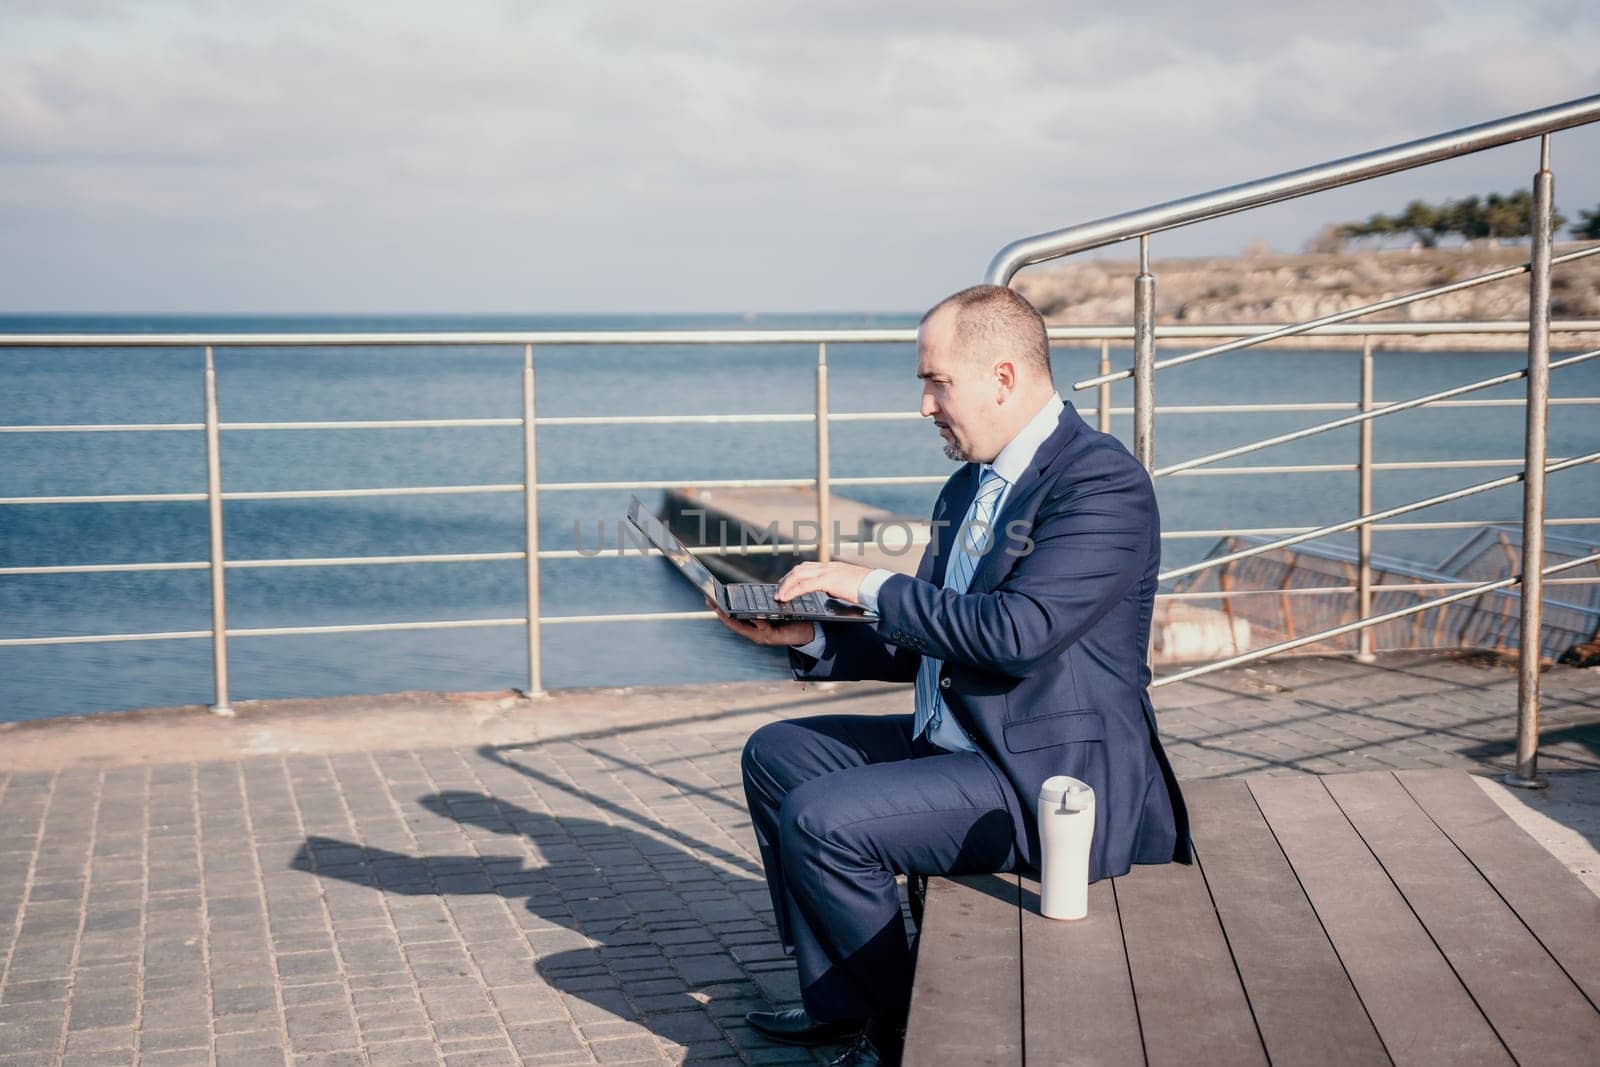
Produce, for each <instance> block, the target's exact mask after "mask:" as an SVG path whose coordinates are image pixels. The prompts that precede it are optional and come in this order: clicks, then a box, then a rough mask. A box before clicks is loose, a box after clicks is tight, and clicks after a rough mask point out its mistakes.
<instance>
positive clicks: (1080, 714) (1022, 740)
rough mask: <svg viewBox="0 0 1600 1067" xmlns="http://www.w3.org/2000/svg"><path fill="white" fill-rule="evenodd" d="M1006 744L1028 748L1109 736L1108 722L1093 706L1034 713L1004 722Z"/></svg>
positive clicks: (1020, 749) (1022, 749)
mask: <svg viewBox="0 0 1600 1067" xmlns="http://www.w3.org/2000/svg"><path fill="white" fill-rule="evenodd" d="M1005 736H1006V748H1007V749H1008V750H1010V751H1012V752H1029V751H1031V750H1033V749H1036V748H1048V747H1049V746H1051V745H1065V744H1070V743H1071V742H1074V741H1100V740H1104V738H1105V736H1106V724H1105V719H1103V718H1102V717H1101V715H1100V713H1099V712H1098V711H1096V710H1095V709H1094V708H1077V709H1074V710H1072V711H1057V712H1052V713H1050V714H1049V715H1035V716H1033V717H1031V718H1027V719H1019V720H1017V721H1016V722H1012V723H1007V724H1006V725H1005Z"/></svg>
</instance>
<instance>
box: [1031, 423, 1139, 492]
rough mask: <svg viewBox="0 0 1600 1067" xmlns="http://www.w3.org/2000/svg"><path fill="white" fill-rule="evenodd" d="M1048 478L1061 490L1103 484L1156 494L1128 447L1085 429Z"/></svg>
mask: <svg viewBox="0 0 1600 1067" xmlns="http://www.w3.org/2000/svg"><path fill="white" fill-rule="evenodd" d="M1046 477H1048V478H1051V479H1052V480H1053V481H1055V483H1056V486H1057V488H1058V489H1065V488H1068V487H1070V486H1073V485H1077V484H1080V483H1083V482H1101V483H1104V485H1103V488H1106V489H1126V490H1128V491H1131V492H1149V491H1153V486H1152V485H1151V482H1150V474H1149V472H1148V471H1146V470H1145V469H1144V466H1143V465H1142V464H1141V463H1140V462H1139V461H1138V460H1137V459H1135V458H1134V457H1133V453H1132V452H1129V451H1128V448H1127V446H1126V445H1124V444H1123V443H1122V442H1121V441H1119V440H1117V438H1115V437H1113V436H1112V435H1110V434H1108V433H1101V432H1100V431H1099V430H1092V429H1089V428H1088V427H1085V428H1084V429H1083V430H1082V431H1081V432H1080V433H1078V434H1077V435H1076V436H1075V437H1074V438H1073V439H1072V440H1071V441H1070V442H1068V444H1067V447H1066V448H1063V449H1062V450H1061V452H1060V454H1059V455H1057V456H1056V457H1055V460H1054V462H1052V463H1051V465H1050V470H1049V471H1048V472H1046Z"/></svg>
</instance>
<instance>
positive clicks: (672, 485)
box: [539, 478, 817, 493]
mask: <svg viewBox="0 0 1600 1067" xmlns="http://www.w3.org/2000/svg"><path fill="white" fill-rule="evenodd" d="M816 484H817V480H816V479H815V478H708V479H705V480H703V481H702V480H698V479H694V478H667V479H662V480H659V481H653V482H540V483H539V492H541V493H544V492H557V491H568V492H576V491H583V492H598V491H601V490H608V489H677V488H679V487H681V486H685V485H691V486H694V487H696V488H704V489H767V488H774V489H782V488H790V487H794V486H807V485H816Z"/></svg>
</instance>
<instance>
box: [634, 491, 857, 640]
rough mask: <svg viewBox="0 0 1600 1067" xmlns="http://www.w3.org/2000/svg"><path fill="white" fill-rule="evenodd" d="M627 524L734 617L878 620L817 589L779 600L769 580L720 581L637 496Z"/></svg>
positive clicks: (852, 620)
mask: <svg viewBox="0 0 1600 1067" xmlns="http://www.w3.org/2000/svg"><path fill="white" fill-rule="evenodd" d="M628 525H630V526H632V527H633V528H634V529H635V530H637V531H639V532H640V533H641V534H643V535H644V538H645V540H647V541H649V542H650V543H651V544H652V545H654V546H655V547H656V548H658V549H660V550H661V553H662V555H664V556H666V557H667V559H668V560H670V561H671V562H672V565H673V566H674V567H676V568H678V572H679V573H680V574H682V575H683V576H684V577H685V578H687V579H689V584H690V585H693V586H694V587H695V588H697V589H699V590H700V591H701V592H702V593H704V594H705V595H706V596H708V597H710V598H711V600H712V602H713V603H715V604H717V605H718V606H719V607H721V608H722V610H723V611H724V612H726V613H727V614H728V615H730V616H732V617H733V618H735V619H769V620H772V621H774V622H790V621H794V620H800V619H810V620H813V621H816V622H823V621H829V622H877V621H878V616H877V615H875V614H873V613H872V612H870V611H868V610H867V609H866V608H863V607H859V606H857V605H855V604H852V603H850V602H849V601H847V600H839V599H838V598H836V597H831V596H828V595H827V594H825V593H822V592H819V591H813V592H810V593H806V594H804V595H803V596H798V597H795V598H794V599H793V600H785V601H781V602H780V601H779V600H778V599H777V596H776V594H777V592H778V587H777V586H776V585H774V584H772V583H770V582H721V581H718V580H717V577H716V575H714V574H712V573H711V572H710V571H709V570H707V569H706V566H705V564H703V563H701V562H700V561H699V560H698V559H696V558H695V557H694V556H693V555H692V554H691V553H690V552H689V549H688V547H687V546H686V545H685V544H684V543H683V542H682V541H680V540H678V538H677V537H676V536H675V535H674V534H673V533H672V531H671V530H669V529H667V528H666V526H665V525H664V524H663V523H662V522H661V520H660V519H658V518H656V517H655V516H654V515H652V514H651V513H650V512H649V511H648V510H646V509H645V506H644V504H643V503H642V502H641V501H640V500H639V498H638V497H633V498H632V501H631V502H630V503H629V504H628Z"/></svg>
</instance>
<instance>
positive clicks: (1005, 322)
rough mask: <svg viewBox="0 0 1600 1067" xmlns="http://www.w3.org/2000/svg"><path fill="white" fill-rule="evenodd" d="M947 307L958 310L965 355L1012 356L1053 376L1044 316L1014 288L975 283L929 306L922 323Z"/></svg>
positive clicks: (958, 321)
mask: <svg viewBox="0 0 1600 1067" xmlns="http://www.w3.org/2000/svg"><path fill="white" fill-rule="evenodd" d="M945 308H950V309H952V310H953V311H954V313H955V316H956V340H957V341H958V342H959V343H960V345H961V349H962V352H963V354H966V355H969V356H972V357H974V358H980V357H998V356H1000V355H1002V354H1003V355H1009V356H1011V357H1013V358H1015V359H1017V360H1019V361H1020V362H1023V363H1027V364H1029V365H1030V366H1032V367H1033V368H1034V369H1035V370H1037V371H1040V372H1041V373H1043V374H1044V376H1045V377H1046V378H1049V377H1050V338H1049V335H1048V334H1046V333H1045V325H1044V316H1043V315H1040V314H1039V311H1038V309H1037V308H1035V307H1034V306H1033V305H1032V304H1030V303H1028V301H1027V299H1026V298H1025V297H1023V295H1022V294H1021V293H1019V292H1017V291H1016V290H1015V289H1010V288H1007V287H1006V286H1004V285H974V286H972V287H971V288H969V289H963V290H961V291H960V292H959V293H953V294H951V295H950V296H947V297H945V298H944V299H943V300H941V301H939V302H938V303H937V304H935V305H934V306H933V307H931V308H929V309H928V313H927V314H926V315H924V316H922V322H923V323H926V322H927V321H928V320H929V319H931V318H933V316H934V315H935V314H937V313H938V312H940V311H942V310H944V309H945Z"/></svg>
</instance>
